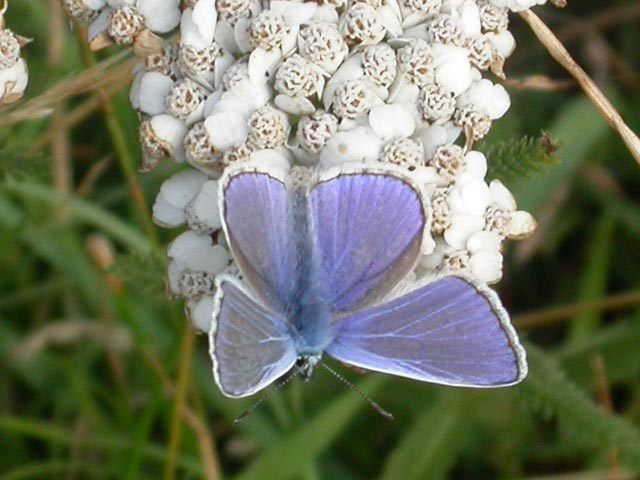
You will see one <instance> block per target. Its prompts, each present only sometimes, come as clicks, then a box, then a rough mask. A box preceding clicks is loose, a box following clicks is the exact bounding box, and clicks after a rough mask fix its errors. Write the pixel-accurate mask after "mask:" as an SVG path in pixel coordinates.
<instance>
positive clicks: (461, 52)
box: [431, 44, 473, 96]
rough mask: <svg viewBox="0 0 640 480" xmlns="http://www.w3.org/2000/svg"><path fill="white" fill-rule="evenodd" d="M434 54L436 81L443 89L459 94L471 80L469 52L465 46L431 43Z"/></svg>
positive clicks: (467, 86)
mask: <svg viewBox="0 0 640 480" xmlns="http://www.w3.org/2000/svg"><path fill="white" fill-rule="evenodd" d="M431 48H432V50H433V53H434V55H435V58H434V65H435V68H436V82H437V83H438V85H440V86H441V87H442V88H443V89H445V90H447V91H449V92H452V93H453V94H454V95H456V96H457V95H460V94H461V93H462V92H464V91H465V90H466V89H467V88H469V86H470V85H471V82H472V81H473V76H472V69H471V62H469V53H468V51H467V50H466V49H465V48H462V47H455V46H452V45H440V44H434V45H432V47H431Z"/></svg>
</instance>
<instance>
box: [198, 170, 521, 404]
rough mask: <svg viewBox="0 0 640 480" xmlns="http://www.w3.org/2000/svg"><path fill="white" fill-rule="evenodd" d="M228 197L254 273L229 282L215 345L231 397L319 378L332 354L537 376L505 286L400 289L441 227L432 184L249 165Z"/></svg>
mask: <svg viewBox="0 0 640 480" xmlns="http://www.w3.org/2000/svg"><path fill="white" fill-rule="evenodd" d="M219 199H220V211H221V217H222V219H223V229H224V231H225V235H226V238H227V242H228V244H229V246H230V248H231V252H232V254H233V257H234V259H235V261H236V263H237V265H238V267H239V269H240V271H241V273H242V277H243V279H242V280H239V279H237V278H235V277H231V276H227V275H219V276H218V277H217V278H216V291H217V293H216V296H215V305H214V312H213V323H212V327H211V331H210V332H209V340H210V353H211V357H212V359H213V373H214V378H215V380H216V383H217V384H218V386H219V387H220V389H221V390H222V392H223V393H224V394H225V395H227V396H230V397H244V396H247V395H251V394H253V393H255V392H257V391H259V390H260V389H262V388H264V387H266V386H267V385H269V384H270V383H272V382H273V381H275V380H276V379H277V378H279V377H280V376H282V375H284V374H285V373H286V372H287V371H289V370H290V369H292V368H295V369H296V371H297V372H298V373H299V374H300V376H301V378H302V379H303V380H305V381H306V380H309V379H310V378H311V377H312V374H313V371H314V368H315V367H316V366H317V364H318V363H319V362H320V360H321V358H322V357H323V355H324V354H325V353H326V354H328V355H329V356H332V357H334V358H336V359H338V360H340V361H342V362H344V363H347V364H350V365H353V366H356V367H361V368H365V369H367V370H376V371H379V372H385V373H391V374H395V375H400V376H404V377H408V378H413V379H417V380H422V381H430V382H436V383H443V384H448V385H464V386H476V387H489V386H504V385H510V384H513V383H516V382H518V381H520V380H521V379H522V378H524V376H525V375H526V363H525V358H524V351H523V349H522V347H521V346H520V344H519V342H518V339H517V337H516V335H515V332H514V330H513V328H512V327H511V325H510V323H509V319H508V315H507V313H506V312H505V311H504V309H503V308H502V306H501V305H500V303H499V300H498V299H497V296H496V295H495V293H493V291H491V290H490V289H488V288H486V287H484V286H482V285H477V284H475V283H474V281H473V280H470V279H467V278H463V277H445V278H441V279H437V280H436V281H425V282H421V283H419V284H416V285H414V286H413V287H414V288H411V289H409V290H408V291H399V290H398V289H397V288H396V287H397V286H398V283H399V281H400V280H401V279H402V278H403V277H404V276H405V275H406V273H407V272H408V271H409V270H410V269H411V267H412V266H413V264H414V263H415V261H416V258H417V256H418V252H419V251H420V249H421V246H422V243H423V239H424V238H425V237H426V236H427V235H428V231H429V227H430V218H429V213H428V210H427V209H426V208H425V202H424V201H423V199H422V197H421V193H420V190H419V188H418V187H416V186H415V185H414V184H413V183H412V181H411V180H410V179H408V178H406V176H405V175H404V174H403V173H402V172H401V171H400V170H396V169H393V168H388V167H377V166H373V167H372V166H354V167H348V168H343V169H339V170H334V171H329V172H324V173H322V174H318V175H296V174H294V175H290V176H286V175H284V174H282V173H277V172H272V171H268V170H261V169H259V168H257V167H255V166H240V167H238V168H231V169H228V170H227V172H226V173H225V175H224V176H223V177H222V179H221V181H220V195H219ZM394 292H395V293H394Z"/></svg>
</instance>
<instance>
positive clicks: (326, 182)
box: [309, 168, 427, 311]
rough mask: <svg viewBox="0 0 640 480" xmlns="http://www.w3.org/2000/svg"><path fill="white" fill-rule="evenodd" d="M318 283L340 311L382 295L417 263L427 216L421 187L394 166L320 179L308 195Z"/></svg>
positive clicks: (331, 302) (334, 306) (347, 172)
mask: <svg viewBox="0 0 640 480" xmlns="http://www.w3.org/2000/svg"><path fill="white" fill-rule="evenodd" d="M309 209H310V215H311V219H312V225H313V228H312V233H311V235H312V236H313V241H314V242H315V250H316V252H317V255H318V262H319V271H318V272H317V275H318V277H319V278H318V281H319V282H321V283H322V284H323V285H325V288H326V290H328V292H327V296H328V301H329V303H330V304H331V306H332V307H333V308H334V309H335V310H337V311H346V310H350V309H353V308H354V307H355V306H356V305H362V304H366V303H368V302H371V301H373V300H374V299H375V298H377V297H379V296H381V295H384V294H385V293H387V292H389V291H390V290H391V289H392V288H393V287H395V286H396V284H397V282H398V281H399V280H400V278H402V277H403V276H404V275H405V274H406V273H407V271H408V270H409V269H410V268H411V267H412V266H413V264H414V262H415V260H416V257H417V255H418V251H419V248H420V244H421V242H422V235H423V230H424V228H425V225H426V224H427V215H426V213H425V210H424V208H423V203H422V201H421V198H420V195H419V193H418V191H417V190H416V189H415V188H414V187H413V186H412V185H411V184H410V183H409V182H408V180H406V179H404V178H403V177H401V176H400V175H399V174H395V173H394V172H393V171H391V170H384V171H383V170H380V171H376V170H375V169H373V168H371V169H364V170H363V169H362V168H361V169H359V170H357V171H355V172H349V171H346V172H341V173H339V174H338V175H337V176H335V175H334V176H333V177H330V178H327V179H322V178H321V179H320V181H319V183H318V184H317V185H316V186H314V187H313V189H312V190H311V192H310V194H309Z"/></svg>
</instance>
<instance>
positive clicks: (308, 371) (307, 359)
mask: <svg viewBox="0 0 640 480" xmlns="http://www.w3.org/2000/svg"><path fill="white" fill-rule="evenodd" d="M321 358H322V354H318V353H314V354H308V355H300V356H299V357H298V360H297V361H296V370H297V371H298V374H299V375H300V378H301V379H302V381H303V382H308V381H309V380H311V378H312V377H313V372H314V371H315V369H316V365H318V363H320V359H321Z"/></svg>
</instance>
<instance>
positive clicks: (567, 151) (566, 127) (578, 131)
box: [509, 98, 609, 213]
mask: <svg viewBox="0 0 640 480" xmlns="http://www.w3.org/2000/svg"><path fill="white" fill-rule="evenodd" d="M549 132H550V133H551V135H552V136H553V138H557V139H558V141H560V142H561V143H562V149H561V150H559V151H558V152H557V154H556V156H557V158H558V160H560V164H559V165H557V166H556V167H555V168H554V169H553V175H536V176H534V177H531V178H521V179H519V180H517V181H515V182H514V183H510V184H509V189H510V190H511V192H512V193H513V195H514V197H515V198H516V199H517V200H518V207H519V208H521V209H523V210H527V211H529V212H532V213H536V212H539V211H540V209H541V208H542V207H543V206H544V205H546V204H547V203H548V202H549V200H550V199H551V198H553V194H554V193H555V192H556V191H557V189H558V188H559V187H560V185H562V184H563V183H566V182H567V181H569V180H570V179H571V177H572V176H573V175H574V174H575V172H576V170H577V169H578V167H579V166H580V165H581V164H582V163H583V162H584V161H586V159H587V155H588V153H589V151H590V150H591V149H592V148H593V147H594V145H595V144H596V143H597V142H598V141H600V140H601V139H602V138H604V137H605V135H606V134H607V133H608V132H609V127H608V125H607V124H606V123H605V121H604V120H603V119H602V118H601V117H600V116H599V115H598V113H597V112H596V110H595V107H594V106H593V105H592V104H591V102H589V100H587V99H585V98H578V99H576V100H574V101H573V102H571V103H568V104H567V106H566V107H565V108H564V109H563V110H562V112H561V114H560V115H559V116H558V118H556V119H555V121H554V123H553V125H552V126H551V128H549Z"/></svg>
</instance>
